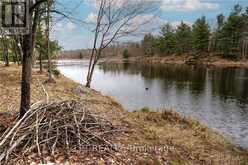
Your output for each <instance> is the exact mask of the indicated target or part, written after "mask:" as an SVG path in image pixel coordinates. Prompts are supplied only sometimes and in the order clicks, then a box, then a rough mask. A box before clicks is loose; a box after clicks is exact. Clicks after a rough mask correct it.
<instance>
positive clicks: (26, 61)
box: [20, 0, 46, 117]
mask: <svg viewBox="0 0 248 165" xmlns="http://www.w3.org/2000/svg"><path fill="white" fill-rule="evenodd" d="M45 2H46V0H35V1H30V7H29V15H30V20H29V27H30V31H29V33H28V34H26V35H24V36H23V37H22V40H23V42H22V52H23V63H22V81H21V106H20V117H22V116H23V115H24V114H25V113H26V112H27V111H28V110H29V109H30V97H31V88H30V85H31V78H32V56H33V51H34V43H35V38H36V30H37V24H38V17H39V12H40V5H41V4H42V3H45Z"/></svg>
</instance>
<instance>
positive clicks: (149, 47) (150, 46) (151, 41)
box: [142, 33, 156, 56]
mask: <svg viewBox="0 0 248 165" xmlns="http://www.w3.org/2000/svg"><path fill="white" fill-rule="evenodd" d="M155 44H156V41H155V38H154V36H153V35H152V34H151V33H148V34H145V36H144V39H143V40H142V48H143V51H144V53H145V55H149V56H152V55H154V53H155Z"/></svg>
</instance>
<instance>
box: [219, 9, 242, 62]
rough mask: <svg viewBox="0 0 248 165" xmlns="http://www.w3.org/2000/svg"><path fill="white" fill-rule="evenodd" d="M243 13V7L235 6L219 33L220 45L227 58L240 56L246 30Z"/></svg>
mask: <svg viewBox="0 0 248 165" xmlns="http://www.w3.org/2000/svg"><path fill="white" fill-rule="evenodd" d="M241 12H242V8H241V6H240V5H235V6H234V9H233V11H232V12H231V14H230V15H229V17H228V18H227V21H226V22H225V23H224V25H223V26H222V27H221V29H220V31H219V37H218V45H219V47H220V49H221V51H222V54H223V55H224V56H225V57H231V58H234V57H235V58H237V57H238V55H240V48H239V47H240V41H241V39H242V36H243V32H244V31H245V29H246V21H245V19H244V16H242V14H241Z"/></svg>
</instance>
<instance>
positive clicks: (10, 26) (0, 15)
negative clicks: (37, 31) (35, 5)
mask: <svg viewBox="0 0 248 165" xmlns="http://www.w3.org/2000/svg"><path fill="white" fill-rule="evenodd" d="M28 1H29V0H1V2H0V32H1V33H2V34H5V35H19V34H22V35H23V34H27V33H28V30H29V28H28V14H29V11H28V9H29V4H28Z"/></svg>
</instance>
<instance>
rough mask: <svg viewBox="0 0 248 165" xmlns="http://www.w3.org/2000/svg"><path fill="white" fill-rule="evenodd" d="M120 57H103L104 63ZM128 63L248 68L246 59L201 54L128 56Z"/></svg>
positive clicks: (121, 59)
mask: <svg viewBox="0 0 248 165" xmlns="http://www.w3.org/2000/svg"><path fill="white" fill-rule="evenodd" d="M125 61H127V60H124V59H123V58H122V57H119V56H118V57H107V58H104V59H103V62H104V63H123V62H125ZM128 62H130V63H143V64H193V65H206V66H215V67H242V68H248V60H247V59H246V60H239V61H235V60H231V59H226V58H222V57H219V56H202V57H199V58H198V59H195V58H194V56H192V55H180V56H179V55H169V56H163V57H161V56H153V57H149V56H144V57H143V56H142V57H140V56H138V57H130V58H129V59H128Z"/></svg>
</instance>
